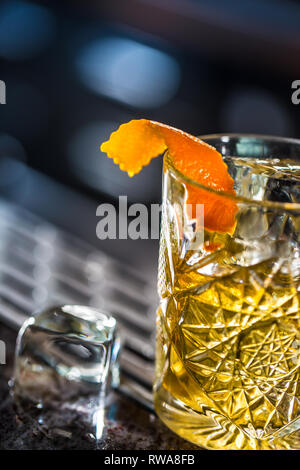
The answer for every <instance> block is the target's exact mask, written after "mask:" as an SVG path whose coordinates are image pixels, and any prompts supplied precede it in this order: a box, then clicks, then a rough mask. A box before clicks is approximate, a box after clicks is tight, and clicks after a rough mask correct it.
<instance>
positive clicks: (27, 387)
mask: <svg viewBox="0 0 300 470" xmlns="http://www.w3.org/2000/svg"><path fill="white" fill-rule="evenodd" d="M119 349H120V339H119V336H118V333H117V328H116V320H115V319H114V318H113V317H111V316H109V315H107V314H104V313H102V312H99V311H98V310H96V309H94V308H90V307H85V306H78V305H65V306H62V307H57V308H52V309H50V310H47V311H45V312H42V313H40V314H38V315H36V316H35V317H31V318H29V319H28V320H27V321H26V322H25V323H24V325H23V327H22V328H21V330H20V332H19V335H18V340H17V346H16V358H15V372H14V386H13V393H14V397H15V401H16V404H17V407H18V408H19V411H20V409H21V411H22V408H24V404H25V405H26V406H27V405H28V404H30V406H32V407H35V408H38V409H40V410H43V413H44V414H43V416H42V417H41V416H39V420H40V421H41V422H43V423H44V421H45V419H44V417H45V416H47V423H46V424H47V425H49V423H50V426H51V427H52V426H56V427H59V428H64V429H66V423H65V421H64V416H66V418H67V421H68V423H67V427H68V428H69V427H70V415H71V416H73V417H74V418H75V417H76V420H79V421H82V419H83V421H85V422H86V423H87V424H88V425H90V426H93V425H94V424H95V421H96V422H97V426H98V428H97V429H94V435H95V437H99V436H100V435H101V433H102V431H101V429H100V430H99V419H98V418H97V419H96V418H95V417H96V416H99V410H103V409H104V407H105V403H106V397H107V395H108V393H109V391H110V387H111V386H114V387H115V386H117V385H118V379H119V369H118V354H119ZM49 410H50V411H51V413H50V414H49ZM101 413H102V412H101ZM58 415H59V416H58ZM101 415H103V413H102V414H101ZM71 421H72V420H71ZM102 427H103V423H102ZM100 428H101V423H100ZM89 432H91V431H89Z"/></svg>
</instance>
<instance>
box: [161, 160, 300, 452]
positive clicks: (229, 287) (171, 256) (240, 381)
mask: <svg viewBox="0 0 300 470" xmlns="http://www.w3.org/2000/svg"><path fill="white" fill-rule="evenodd" d="M271 169H272V168H271ZM253 170H254V173H255V170H256V171H257V172H258V173H259V172H261V167H258V168H255V166H254V168H252V169H251V172H252V171H253ZM264 172H265V173H267V170H266V169H264ZM265 173H264V174H265ZM294 176H295V178H296V183H295V187H296V189H297V176H296V175H294ZM266 184H267V183H266ZM267 189H268V188H267ZM267 189H265V191H267ZM199 202H201V201H199ZM174 224H175V222H174V219H173V220H171V219H170V218H169V217H168V215H166V213H165V214H164V215H163V223H162V235H161V248H160V262H159V292H160V297H161V302H160V307H159V310H158V318H157V321H158V325H157V363H156V382H155V387H154V389H155V407H156V411H157V413H158V414H159V416H160V417H161V418H162V420H163V421H164V422H165V423H166V424H167V425H168V426H169V427H170V428H171V429H173V430H174V431H175V432H177V433H178V434H180V435H181V436H183V437H184V438H186V439H188V440H190V441H192V442H194V443H196V444H198V445H199V446H203V447H206V448H212V449H245V450H246V449H299V448H300V431H298V429H300V380H299V378H300V377H299V371H300V311H299V288H300V283H299V279H300V258H299V248H298V240H297V234H298V233H299V231H298V226H299V218H298V216H296V215H295V214H292V215H290V214H286V213H277V212H276V211H273V212H272V210H271V211H270V210H268V211H265V210H262V209H261V208H259V209H256V208H255V209H253V208H252V209H251V210H249V209H247V210H246V209H242V210H241V211H240V212H239V214H238V216H237V229H236V231H235V234H234V235H233V236H232V237H231V236H229V235H228V234H224V235H220V234H212V233H209V232H205V234H204V243H206V245H205V246H208V247H211V246H212V247H213V249H212V250H211V249H210V250H209V251H208V250H205V249H204V248H203V246H204V245H203V246H202V247H200V248H199V250H198V251H186V252H183V251H182V249H181V250H178V246H179V245H180V243H179V241H178V230H177V229H176V228H174Z"/></svg>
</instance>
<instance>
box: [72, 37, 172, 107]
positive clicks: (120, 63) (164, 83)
mask: <svg viewBox="0 0 300 470" xmlns="http://www.w3.org/2000/svg"><path fill="white" fill-rule="evenodd" d="M76 66H77V70H78V73H79V76H80V78H81V80H82V82H83V83H84V84H85V85H86V86H87V87H88V88H90V89H91V90H92V91H94V92H95V93H97V94H100V95H104V96H107V97H109V98H112V99H114V100H117V101H120V102H121V103H124V104H128V105H130V106H133V107H137V108H155V107H157V106H161V105H163V104H165V103H167V102H168V101H170V100H171V99H172V98H173V97H174V95H175V94H176V92H177V90H178V87H179V83H180V67H179V64H178V63H177V61H176V60H175V59H174V58H173V57H171V56H170V55H168V54H166V53H165V52H162V51H159V50H157V49H154V48H152V47H149V46H147V45H144V44H141V43H139V42H137V41H133V40H131V39H124V38H120V37H107V38H103V39H98V40H95V41H92V42H90V43H89V44H87V45H86V46H84V47H82V49H81V50H80V51H79V53H78V56H77V58H76Z"/></svg>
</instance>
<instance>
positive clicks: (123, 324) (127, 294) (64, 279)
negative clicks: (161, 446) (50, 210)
mask: <svg viewBox="0 0 300 470" xmlns="http://www.w3.org/2000/svg"><path fill="white" fill-rule="evenodd" d="M155 303H156V294H155V289H154V287H153V286H151V285H150V284H149V283H148V282H147V281H146V280H144V279H143V277H142V275H141V273H140V272H137V271H135V270H133V269H131V268H129V267H128V266H126V265H124V264H121V263H119V262H118V261H116V260H115V259H113V258H112V257H110V256H108V255H107V254H106V253H104V252H102V251H100V250H96V249H94V248H93V247H91V246H89V245H87V244H86V243H84V242H82V241H81V240H78V239H76V238H75V237H73V236H72V235H69V234H67V233H65V232H63V231H62V230H60V229H59V228H57V227H55V226H53V225H51V224H49V223H48V222H45V221H43V220H41V219H40V218H38V217H36V216H34V215H32V214H31V213H29V212H28V211H25V210H24V209H21V208H20V207H17V206H15V205H12V204H10V203H7V202H6V201H0V318H1V319H2V321H4V322H5V323H7V324H9V325H10V326H11V327H13V328H15V329H18V328H19V327H20V326H21V325H22V323H23V322H24V320H25V319H26V318H27V317H28V316H30V315H31V314H32V313H34V312H35V311H39V310H42V309H44V308H47V307H51V306H55V305H59V304H84V305H90V306H93V307H97V308H102V309H103V310H106V311H107V312H109V313H111V314H112V315H114V316H115V317H116V318H117V319H118V321H119V324H120V329H121V332H122V336H123V338H124V348H123V351H122V354H121V372H122V383H121V386H120V391H121V392H123V393H125V394H126V395H128V396H130V397H131V398H133V399H135V400H137V401H138V402H139V403H141V404H143V405H144V406H147V407H148V408H150V409H152V394H151V388H152V382H153V371H154V337H155V313H154V312H155Z"/></svg>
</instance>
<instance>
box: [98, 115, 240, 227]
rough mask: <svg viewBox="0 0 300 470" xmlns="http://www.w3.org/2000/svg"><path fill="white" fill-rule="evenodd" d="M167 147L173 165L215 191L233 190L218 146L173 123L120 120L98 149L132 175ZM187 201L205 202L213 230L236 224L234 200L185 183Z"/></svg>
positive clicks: (193, 206)
mask: <svg viewBox="0 0 300 470" xmlns="http://www.w3.org/2000/svg"><path fill="white" fill-rule="evenodd" d="M166 149H168V151H169V155H170V157H171V159H172V162H173V165H174V166H175V168H177V169H178V170H179V171H180V172H181V173H183V174H184V175H186V176H188V177H189V178H190V179H192V180H193V181H196V182H198V183H201V184H203V185H204V186H208V187H209V188H212V189H214V190H216V191H222V192H226V193H229V194H235V191H234V189H233V183H234V181H233V179H232V178H231V176H230V175H229V173H228V169H227V166H226V164H225V163H224V161H223V159H222V156H221V154H220V153H219V152H217V150H216V149H215V148H214V147H212V146H210V145H208V144H206V143H205V142H203V141H202V140H201V139H198V138H197V137H194V136H192V135H190V134H188V133H186V132H183V131H181V130H179V129H175V128H174V127H170V126H167V125H165V124H161V123H159V122H155V121H149V120H148V119H139V120H132V121H130V122H128V123H126V124H122V125H121V126H120V127H119V129H118V130H117V131H115V132H113V133H112V134H111V136H110V139H109V140H108V141H107V142H104V143H103V144H102V145H101V150H102V151H103V152H106V153H107V155H108V157H110V158H112V159H113V161H114V162H115V163H117V164H118V165H119V166H120V168H121V170H123V171H127V173H128V174H129V176H133V175H135V174H136V173H139V171H140V170H141V169H142V167H143V166H145V165H148V163H149V162H150V161H151V160H152V158H154V157H157V156H158V155H160V154H161V153H163V152H164V151H165V150H166ZM186 188H187V192H188V196H187V201H186V202H187V204H191V205H192V209H193V217H194V216H195V213H196V212H194V208H196V204H204V226H205V228H206V229H207V230H212V231H216V232H223V233H224V232H232V230H233V227H234V225H235V217H234V216H235V213H236V211H237V206H236V203H235V202H234V201H233V200H232V199H230V198H226V197H224V196H221V195H218V194H216V193H213V192H209V191H207V190H205V189H201V188H199V187H197V186H195V185H192V184H188V183H187V184H186Z"/></svg>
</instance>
